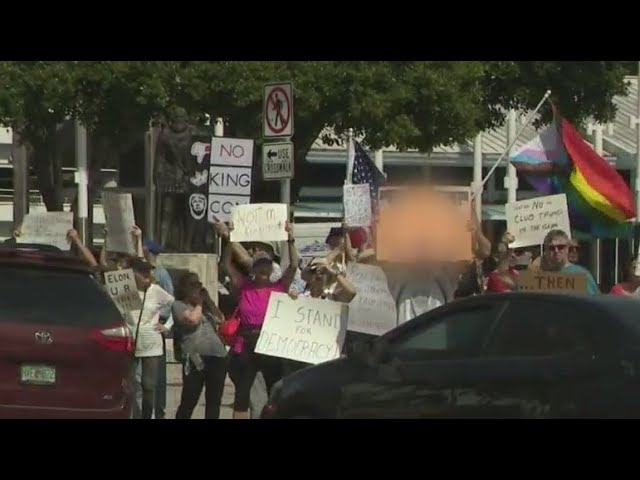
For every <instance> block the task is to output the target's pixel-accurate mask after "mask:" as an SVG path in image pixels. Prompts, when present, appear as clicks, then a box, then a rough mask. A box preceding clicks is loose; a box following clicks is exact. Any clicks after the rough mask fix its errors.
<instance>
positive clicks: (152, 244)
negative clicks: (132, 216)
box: [143, 238, 162, 255]
mask: <svg viewBox="0 0 640 480" xmlns="http://www.w3.org/2000/svg"><path fill="white" fill-rule="evenodd" d="M143 245H144V248H145V250H148V251H149V253H152V254H154V255H159V254H160V253H162V247H161V246H160V244H159V243H158V242H156V241H154V240H153V239H151V238H145V239H144V244H143Z"/></svg>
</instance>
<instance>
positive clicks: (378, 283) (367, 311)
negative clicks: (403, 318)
mask: <svg viewBox="0 0 640 480" xmlns="http://www.w3.org/2000/svg"><path fill="white" fill-rule="evenodd" d="M349 278H350V280H351V282H352V283H353V285H354V287H355V289H356V296H355V297H354V299H353V300H351V303H349V317H348V318H349V321H348V322H347V330H351V331H353V332H361V333H368V334H370V335H382V334H384V333H386V332H388V331H389V330H391V329H393V328H395V327H396V326H397V324H398V313H397V309H396V302H395V301H394V299H393V297H392V296H391V293H390V292H389V284H388V281H387V276H386V275H385V273H384V271H383V270H382V269H381V268H380V267H377V266H375V265H364V264H358V263H356V264H353V265H351V266H350V267H349Z"/></svg>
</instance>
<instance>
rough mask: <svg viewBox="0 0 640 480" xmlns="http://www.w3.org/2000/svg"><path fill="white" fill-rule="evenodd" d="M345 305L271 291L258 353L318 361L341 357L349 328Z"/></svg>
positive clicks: (259, 339)
mask: <svg viewBox="0 0 640 480" xmlns="http://www.w3.org/2000/svg"><path fill="white" fill-rule="evenodd" d="M346 308H347V306H346V305H344V304H342V303H339V302H332V301H330V300H321V299H317V298H308V297H300V298H298V299H297V300H292V299H291V298H290V297H289V295H287V294H285V293H272V294H271V298H270V299H269V307H268V308H267V314H266V316H265V320H264V324H263V326H262V331H261V332H260V338H258V343H257V344H256V350H255V351H256V353H262V354H264V355H269V356H272V357H280V358H288V359H290V360H297V361H299V362H305V363H313V364H314V365H315V364H318V363H322V362H327V361H329V360H334V359H336V358H338V357H340V351H341V349H342V344H343V343H344V337H345V333H346V330H347V322H346V311H345V309H346Z"/></svg>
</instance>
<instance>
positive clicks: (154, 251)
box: [143, 238, 173, 420]
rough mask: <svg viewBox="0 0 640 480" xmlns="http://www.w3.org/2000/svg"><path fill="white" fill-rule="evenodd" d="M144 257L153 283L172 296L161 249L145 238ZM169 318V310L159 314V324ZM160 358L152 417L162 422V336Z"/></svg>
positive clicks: (164, 388)
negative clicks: (159, 259)
mask: <svg viewBox="0 0 640 480" xmlns="http://www.w3.org/2000/svg"><path fill="white" fill-rule="evenodd" d="M143 247H144V248H143V253H144V257H145V259H146V260H147V262H149V263H150V264H151V265H153V267H154V268H155V270H154V271H153V279H154V283H156V284H157V285H159V286H160V287H162V289H163V290H164V291H165V292H167V293H168V294H169V295H173V281H172V280H171V275H169V272H168V271H167V269H166V268H164V267H163V266H161V265H158V256H159V255H160V254H161V253H162V247H161V246H160V245H159V244H158V243H156V242H155V241H153V240H152V239H150V238H145V239H144V242H143ZM170 316H171V308H167V309H165V310H163V311H162V312H160V323H162V324H163V325H165V324H166V323H167V322H168V321H169V317H170ZM162 351H163V354H162V357H161V358H160V366H159V367H158V384H157V385H156V399H155V405H154V417H155V418H157V419H159V420H162V419H164V418H165V409H166V407H167V339H166V335H163V336H162Z"/></svg>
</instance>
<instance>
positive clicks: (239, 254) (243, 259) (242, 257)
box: [214, 218, 253, 271]
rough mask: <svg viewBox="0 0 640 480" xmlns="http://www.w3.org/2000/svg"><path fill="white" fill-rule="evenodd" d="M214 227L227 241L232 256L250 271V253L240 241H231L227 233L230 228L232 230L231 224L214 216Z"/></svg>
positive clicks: (251, 261)
mask: <svg viewBox="0 0 640 480" xmlns="http://www.w3.org/2000/svg"><path fill="white" fill-rule="evenodd" d="M214 227H215V229H216V233H217V234H218V236H219V237H220V238H221V239H223V240H226V241H227V242H228V244H229V247H230V249H231V253H232V254H233V258H235V259H236V261H237V262H238V263H239V264H240V265H242V267H243V268H244V269H246V270H247V271H250V270H251V267H252V266H253V260H252V259H251V255H249V252H247V250H246V249H245V248H244V247H243V246H242V244H241V243H238V242H231V239H230V235H229V233H230V231H231V230H233V224H230V225H229V226H227V225H226V224H225V223H224V222H222V221H220V220H219V219H218V218H215V224H214Z"/></svg>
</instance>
